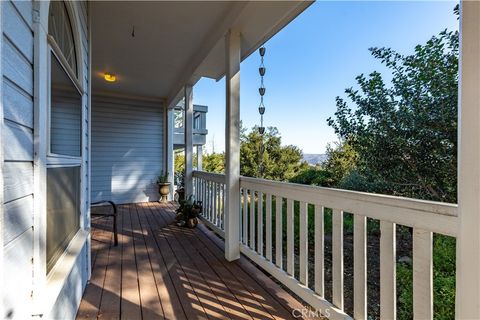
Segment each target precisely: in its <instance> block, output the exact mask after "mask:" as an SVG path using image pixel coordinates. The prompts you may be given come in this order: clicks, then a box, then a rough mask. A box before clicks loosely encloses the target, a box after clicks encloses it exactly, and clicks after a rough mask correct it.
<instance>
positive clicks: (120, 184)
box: [91, 96, 165, 203]
mask: <svg viewBox="0 0 480 320" xmlns="http://www.w3.org/2000/svg"><path fill="white" fill-rule="evenodd" d="M164 122H165V117H164V109H163V106H162V105H161V102H158V103H156V102H145V101H141V100H138V99H121V100H120V99H114V98H107V97H96V96H94V97H93V102H92V193H91V198H92V202H94V201H101V200H112V201H114V202H116V203H131V202H144V201H157V200H158V198H159V195H158V188H157V185H156V183H155V182H156V179H157V176H158V175H159V174H160V172H161V171H164V170H165V167H164V165H165V163H164V162H165V161H164V159H165V156H164V150H165V148H164V136H165V132H164V130H165V123H164Z"/></svg>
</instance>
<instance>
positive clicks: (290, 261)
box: [287, 199, 295, 276]
mask: <svg viewBox="0 0 480 320" xmlns="http://www.w3.org/2000/svg"><path fill="white" fill-rule="evenodd" d="M293 210H294V208H293V200H292V199H287V273H288V274H289V275H292V276H293V275H294V272H295V263H294V262H295V259H294V258H295V257H294V251H293V244H294V238H293V223H294V220H293Z"/></svg>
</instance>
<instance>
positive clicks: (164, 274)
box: [77, 202, 302, 319]
mask: <svg viewBox="0 0 480 320" xmlns="http://www.w3.org/2000/svg"><path fill="white" fill-rule="evenodd" d="M174 210H175V205H174V204H171V203H169V204H159V203H156V202H155V203H154V202H151V203H139V204H128V205H121V206H119V223H118V226H119V245H118V246H117V247H115V246H113V234H112V232H111V221H109V220H108V219H98V220H95V221H93V222H92V278H91V280H90V283H89V284H88V285H87V288H86V290H85V292H84V295H83V298H82V301H81V304H80V308H79V311H78V314H77V319H95V318H101V319H162V318H163V319H294V317H293V316H292V310H293V309H295V308H302V304H301V303H300V302H299V301H297V300H296V299H295V298H294V297H292V296H291V295H290V294H289V293H287V292H286V291H285V290H283V289H282V288H281V287H280V286H279V285H277V284H276V283H274V282H273V281H272V280H271V279H270V278H269V277H268V276H266V275H265V274H263V273H262V272H261V271H260V270H258V269H256V267H255V266H254V265H253V264H251V263H250V262H249V261H248V260H247V259H246V258H244V257H242V259H240V260H239V261H235V262H228V261H226V260H225V258H224V253H223V251H222V250H223V248H222V244H223V242H222V240H220V239H218V238H216V237H215V235H214V234H213V233H212V232H210V231H209V230H208V229H207V228H205V226H202V225H201V226H199V227H198V228H196V229H188V228H181V227H178V226H176V225H175V223H174V216H175V214H174Z"/></svg>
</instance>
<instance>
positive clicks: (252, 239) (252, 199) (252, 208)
mask: <svg viewBox="0 0 480 320" xmlns="http://www.w3.org/2000/svg"><path fill="white" fill-rule="evenodd" d="M250 249H252V250H255V191H254V190H250Z"/></svg>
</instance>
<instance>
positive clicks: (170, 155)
mask: <svg viewBox="0 0 480 320" xmlns="http://www.w3.org/2000/svg"><path fill="white" fill-rule="evenodd" d="M166 112H167V149H166V150H167V154H166V163H167V166H166V170H167V172H168V182H170V194H169V196H168V200H173V182H174V174H175V166H174V161H175V154H174V151H173V127H174V114H173V113H174V111H173V109H168V108H166Z"/></svg>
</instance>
